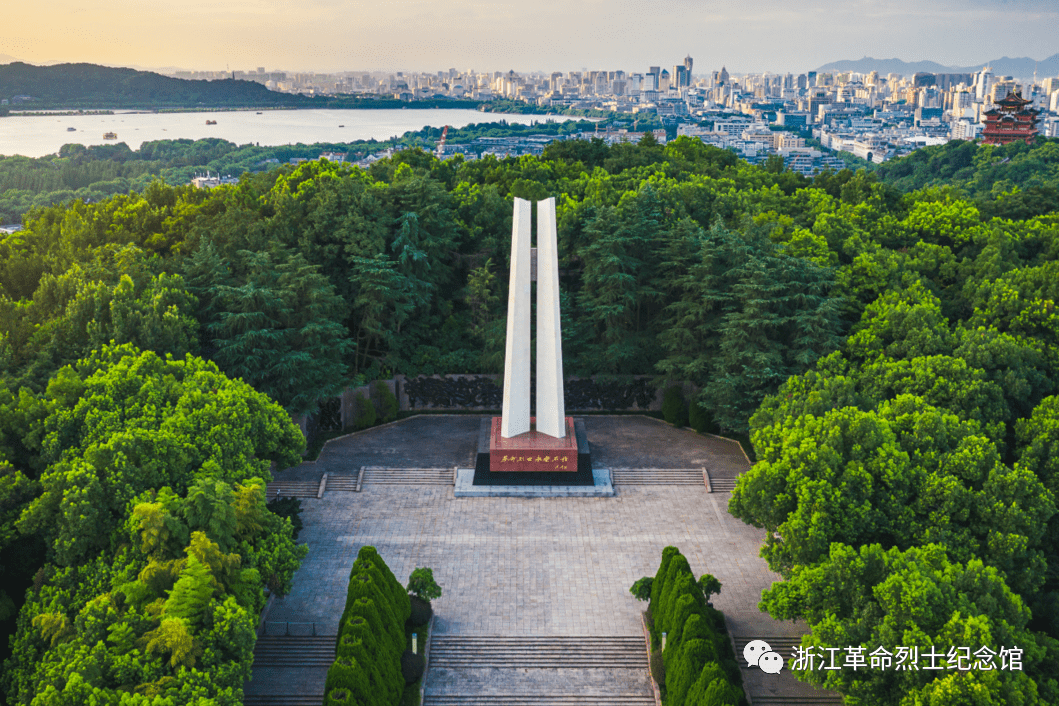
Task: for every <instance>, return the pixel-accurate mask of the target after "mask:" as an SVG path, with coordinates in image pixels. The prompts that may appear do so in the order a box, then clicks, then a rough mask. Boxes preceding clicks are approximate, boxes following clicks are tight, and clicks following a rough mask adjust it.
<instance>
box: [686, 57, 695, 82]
mask: <svg viewBox="0 0 1059 706" xmlns="http://www.w3.org/2000/svg"><path fill="white" fill-rule="evenodd" d="M694 63H695V60H694V59H692V58H691V54H688V55H687V56H685V57H684V68H685V69H687V70H688V76H689V77H690V76H691V66H692V64H694Z"/></svg>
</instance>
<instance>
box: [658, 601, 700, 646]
mask: <svg viewBox="0 0 1059 706" xmlns="http://www.w3.org/2000/svg"><path fill="white" fill-rule="evenodd" d="M701 601H702V597H701V596H695V595H693V594H690V593H684V594H681V595H680V596H678V597H677V600H676V601H675V602H674V604H673V610H672V612H671V613H670V618H669V639H668V647H667V649H668V648H679V647H680V645H681V643H683V642H684V640H685V638H684V627H685V626H686V625H687V623H688V620H690V619H691V617H692V616H694V615H698V616H700V617H701V616H702V614H703V612H704V611H705V608H706V606H705V605H703V604H702V603H701Z"/></svg>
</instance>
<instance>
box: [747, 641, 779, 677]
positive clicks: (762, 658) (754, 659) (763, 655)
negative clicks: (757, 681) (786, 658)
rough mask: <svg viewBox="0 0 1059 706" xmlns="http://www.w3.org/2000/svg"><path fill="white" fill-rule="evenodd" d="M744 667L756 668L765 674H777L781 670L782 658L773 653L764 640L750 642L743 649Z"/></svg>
mask: <svg viewBox="0 0 1059 706" xmlns="http://www.w3.org/2000/svg"><path fill="white" fill-rule="evenodd" d="M743 659H745V660H746V666H748V667H758V668H759V669H761V671H763V672H765V673H766V674H779V673H780V671H782V670H783V657H780V656H779V654H778V653H776V652H773V651H772V648H771V647H769V643H767V642H765V641H764V640H751V641H750V642H748V643H747V645H746V647H744V648H743Z"/></svg>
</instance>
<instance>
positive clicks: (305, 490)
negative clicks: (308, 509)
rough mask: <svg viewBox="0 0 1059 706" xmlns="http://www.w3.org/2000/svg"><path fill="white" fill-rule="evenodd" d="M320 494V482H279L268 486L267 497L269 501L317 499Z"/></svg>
mask: <svg viewBox="0 0 1059 706" xmlns="http://www.w3.org/2000/svg"><path fill="white" fill-rule="evenodd" d="M319 492H320V481H318V480H312V481H310V480H307V481H298V480H293V481H292V480H278V481H274V482H272V483H269V484H268V486H267V488H266V491H265V495H266V497H267V498H268V499H269V500H273V499H275V498H277V497H284V498H315V497H316V496H317V493H319Z"/></svg>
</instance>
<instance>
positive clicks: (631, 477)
mask: <svg viewBox="0 0 1059 706" xmlns="http://www.w3.org/2000/svg"><path fill="white" fill-rule="evenodd" d="M702 473H703V471H702V469H701V468H612V469H610V474H611V479H612V480H613V481H614V485H698V486H705V485H706V480H705V478H704V477H703V475H702Z"/></svg>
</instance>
